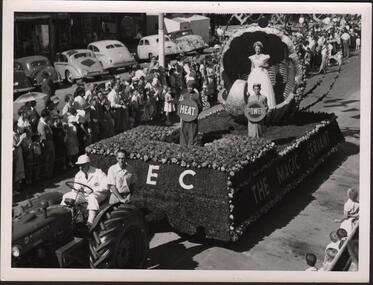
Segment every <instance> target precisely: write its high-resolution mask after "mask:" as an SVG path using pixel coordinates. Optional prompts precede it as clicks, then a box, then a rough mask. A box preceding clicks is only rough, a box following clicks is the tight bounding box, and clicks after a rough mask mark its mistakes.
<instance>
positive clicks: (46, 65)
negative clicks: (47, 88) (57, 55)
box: [15, 55, 60, 86]
mask: <svg viewBox="0 0 373 285" xmlns="http://www.w3.org/2000/svg"><path fill="white" fill-rule="evenodd" d="M15 62H16V63H17V64H19V65H21V66H22V68H23V70H24V72H25V74H26V76H27V77H28V78H29V80H30V81H31V83H32V85H34V86H39V85H40V84H41V82H42V81H43V78H44V73H48V74H49V76H50V78H51V79H52V80H53V81H54V82H58V81H59V80H60V78H59V77H58V73H57V72H56V70H55V69H54V68H53V65H52V64H51V62H50V60H49V59H48V58H46V57H45V56H42V55H33V56H26V57H21V58H17V59H16V60H15Z"/></svg>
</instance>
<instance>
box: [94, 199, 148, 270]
mask: <svg viewBox="0 0 373 285" xmlns="http://www.w3.org/2000/svg"><path fill="white" fill-rule="evenodd" d="M91 234H92V235H91V237H90V241H89V249H90V266H91V268H131V269H136V268H142V267H143V266H144V263H145V260H146V256H147V253H148V250H149V240H148V230H147V225H146V222H145V220H144V217H143V215H142V213H141V212H140V211H139V210H138V209H136V208H135V207H132V206H129V205H123V204H120V205H118V206H114V207H113V208H112V209H111V210H109V211H108V212H107V213H106V215H104V216H103V217H102V218H101V221H99V223H98V225H97V226H96V227H95V228H94V229H93V230H92V232H91Z"/></svg>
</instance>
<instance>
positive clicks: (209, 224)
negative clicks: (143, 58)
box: [86, 26, 344, 241]
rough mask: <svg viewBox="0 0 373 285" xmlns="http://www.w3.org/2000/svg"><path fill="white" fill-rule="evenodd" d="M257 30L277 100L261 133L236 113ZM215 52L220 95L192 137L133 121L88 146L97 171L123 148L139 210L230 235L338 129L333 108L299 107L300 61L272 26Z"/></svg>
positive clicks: (334, 144)
mask: <svg viewBox="0 0 373 285" xmlns="http://www.w3.org/2000/svg"><path fill="white" fill-rule="evenodd" d="M256 40H260V41H262V42H263V45H264V46H266V48H267V50H266V51H265V52H266V53H270V54H271V58H272V60H273V61H272V63H271V64H272V65H271V67H270V74H272V75H271V80H273V85H274V88H275V92H276V97H277V98H279V99H278V102H279V103H278V105H277V106H276V108H275V109H274V110H272V111H270V112H269V114H268V115H267V119H266V124H267V131H266V132H265V133H264V137H263V138H255V139H254V138H249V137H248V136H247V121H246V122H245V121H244V118H245V117H243V116H241V115H242V110H243V107H244V104H245V103H244V102H243V101H242V96H243V92H245V90H244V89H245V84H244V80H245V78H244V77H245V74H246V75H247V73H248V72H249V70H250V67H249V66H244V65H245V64H248V61H247V56H248V55H249V48H248V47H251V46H252V43H253V42H254V41H256ZM242 46H243V47H242ZM240 53H242V54H240ZM244 59H245V63H242V62H243V60H244ZM221 60H222V67H223V68H222V78H223V85H222V87H223V90H222V92H220V94H219V99H220V103H221V104H219V105H217V106H214V107H213V108H211V109H210V111H207V112H204V113H203V114H201V115H200V116H199V145H197V146H193V147H185V146H181V145H179V144H178V139H179V129H178V128H174V127H163V126H162V127H161V126H139V127H137V128H134V129H131V130H129V131H127V132H124V133H122V134H119V135H117V136H114V137H112V138H109V139H105V140H102V141H100V142H97V143H95V144H93V145H90V146H89V147H87V149H86V151H87V153H88V155H89V156H90V158H91V160H92V163H93V164H94V165H95V166H97V167H100V168H102V169H103V170H104V171H107V169H108V168H109V167H110V166H111V165H112V164H114V163H116V160H115V152H116V150H117V149H119V148H123V149H125V150H126V151H127V152H128V154H129V160H128V164H129V165H130V167H132V168H133V170H134V171H135V172H136V174H137V176H138V181H137V184H136V187H135V190H134V193H133V196H132V203H133V204H134V205H135V206H136V208H138V209H141V211H142V213H145V214H146V215H148V216H149V214H150V216H151V214H154V216H163V217H167V220H168V222H169V224H170V225H171V226H172V227H173V228H174V229H175V231H177V232H181V233H185V234H189V235H193V234H196V233H198V234H201V233H203V235H204V236H205V237H206V238H212V239H217V240H221V241H236V240H237V239H238V238H239V237H240V236H241V235H242V234H243V232H244V231H245V229H246V228H247V227H248V225H250V224H251V223H252V222H254V221H255V220H257V219H258V218H259V217H260V216H261V215H262V214H263V213H266V212H267V211H268V210H269V209H270V208H271V207H272V206H273V205H274V204H276V203H277V202H278V201H279V200H280V199H281V198H282V197H283V196H284V195H285V194H286V193H288V192H289V191H290V190H293V189H296V188H297V186H298V185H299V184H300V183H301V182H302V181H303V180H304V178H305V177H307V176H308V175H309V174H310V173H312V172H313V171H314V170H315V169H316V168H317V167H318V166H319V165H320V164H321V163H322V162H323V161H324V160H325V159H326V158H327V157H328V156H329V155H330V154H332V153H333V152H335V151H336V150H337V148H338V145H339V144H340V143H341V142H342V141H343V139H344V138H343V136H342V134H341V132H340V130H339V127H338V123H337V121H336V116H335V115H334V114H327V113H312V112H301V111H298V110H297V108H296V104H295V103H294V94H293V92H294V89H295V87H296V86H297V84H298V82H300V81H301V79H302V74H301V67H300V66H299V63H298V62H297V57H296V55H295V54H294V48H293V45H292V43H291V41H290V39H289V38H288V37H287V36H286V34H284V33H283V32H281V31H280V30H278V29H275V28H260V27H258V26H253V27H249V28H247V29H243V30H241V31H238V32H237V33H236V34H234V35H233V36H232V38H231V39H230V40H229V41H228V43H227V44H226V45H225V47H224V48H223V53H222V59H221ZM271 70H272V71H271ZM242 78H243V79H242ZM237 81H238V82H239V83H237ZM99 218H100V216H99Z"/></svg>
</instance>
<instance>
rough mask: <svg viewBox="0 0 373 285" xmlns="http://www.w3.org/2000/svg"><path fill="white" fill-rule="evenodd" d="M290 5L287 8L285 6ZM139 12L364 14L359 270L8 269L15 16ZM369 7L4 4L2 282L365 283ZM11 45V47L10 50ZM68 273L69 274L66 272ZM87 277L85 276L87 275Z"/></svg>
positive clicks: (18, 0)
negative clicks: (23, 14) (50, 13)
mask: <svg viewBox="0 0 373 285" xmlns="http://www.w3.org/2000/svg"><path fill="white" fill-rule="evenodd" d="M289 4H291V5H289ZM120 9H122V10H125V11H123V12H126V13H127V12H128V13H130V12H137V13H140V12H141V13H145V12H147V13H161V12H163V13H170V12H173V13H178V12H180V13H193V12H194V13H196V12H198V13H207V12H209V13H238V12H239V13H244V12H248V13H325V14H327V13H341V14H361V15H362V36H361V38H362V46H361V63H362V64H361V82H360V83H361V85H360V87H361V88H360V100H361V101H360V106H361V110H360V112H361V118H360V153H359V155H360V159H359V163H360V166H359V187H360V193H361V194H362V195H364V199H360V235H359V239H360V240H359V271H358V272H343V273H342V272H320V271H318V272H304V271H251V270H250V271H243V270H124V271H123V270H118V269H106V270H104V271H103V270H97V269H43V268H37V270H35V269H24V268H11V267H10V260H11V206H10V205H12V195H11V193H12V191H11V189H12V179H11V178H12V171H11V167H9V165H10V163H9V162H11V161H12V152H11V147H12V137H11V136H10V135H9V134H11V133H12V118H13V115H12V109H13V102H12V100H10V97H12V96H8V97H9V98H8V97H6V96H4V94H13V86H12V84H11V83H12V82H13V68H12V67H13V43H14V41H13V36H14V35H13V34H14V32H13V31H14V12H83V11H84V12H86V13H89V12H100V13H106V12H120ZM371 13H372V6H371V4H370V3H356V2H350V3H347V2H344V3H336V2H327V3H325V2H323V3H320V2H318V3H310V2H295V3H289V2H246V3H243V2H170V1H168V2H148V1H138V2H137V1H136V2H134V1H110V2H109V1H105V2H103V1H41V0H29V1H25V0H5V1H4V2H3V23H2V24H3V38H2V40H3V45H2V49H3V55H2V62H3V65H2V83H3V84H2V94H3V97H2V98H3V100H2V103H3V104H2V119H3V120H2V149H1V154H2V170H3V171H2V173H1V175H2V176H1V178H2V179H1V189H2V193H1V194H2V195H1V253H2V254H1V270H0V271H1V280H6V281H144V282H146V281H153V282H157V281H158V282H176V281H179V282H180V281H184V282H185V281H188V282H190V281H197V282H248V281H250V282H279V281H282V282H284V281H286V282H338V283H345V282H366V281H368V280H369V253H370V247H369V246H370V243H369V241H370V237H369V232H370V212H369V209H370V158H371V153H370V150H371V141H370V140H371V110H370V106H371V65H369V64H364V63H371V47H372V41H371V37H372V18H371V17H372V14H371ZM9 47H12V48H9ZM67 272H68V274H67ZM86 273H89V274H86Z"/></svg>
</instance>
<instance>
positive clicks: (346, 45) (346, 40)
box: [341, 29, 351, 58]
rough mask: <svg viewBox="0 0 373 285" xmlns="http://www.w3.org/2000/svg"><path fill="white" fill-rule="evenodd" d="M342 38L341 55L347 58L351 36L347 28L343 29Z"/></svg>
mask: <svg viewBox="0 0 373 285" xmlns="http://www.w3.org/2000/svg"><path fill="white" fill-rule="evenodd" d="M341 39H342V48H343V57H346V58H349V57H350V43H351V42H350V40H351V37H350V35H349V33H348V32H347V30H346V29H345V30H344V31H343V34H342V36H341Z"/></svg>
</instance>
